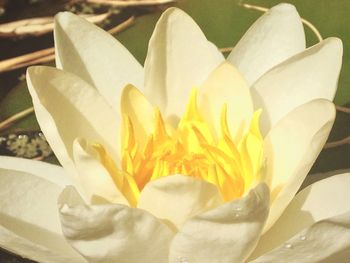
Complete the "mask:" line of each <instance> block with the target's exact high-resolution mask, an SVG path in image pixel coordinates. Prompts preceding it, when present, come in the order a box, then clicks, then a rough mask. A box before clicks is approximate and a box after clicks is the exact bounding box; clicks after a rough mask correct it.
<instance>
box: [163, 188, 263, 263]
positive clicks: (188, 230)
mask: <svg viewBox="0 0 350 263" xmlns="http://www.w3.org/2000/svg"><path fill="white" fill-rule="evenodd" d="M268 209H269V190H268V187H267V186H266V185H265V184H260V185H258V186H257V187H256V188H254V189H253V190H251V192H249V194H248V195H247V196H245V197H244V198H242V199H237V200H234V201H232V202H229V203H226V204H223V205H222V206H220V207H218V208H215V209H213V210H210V211H208V212H205V213H203V214H200V215H197V216H195V217H194V218H192V219H190V220H189V221H187V222H186V223H185V225H184V226H183V227H182V228H181V229H180V232H179V233H178V234H176V236H175V237H174V240H173V242H172V243H171V247H170V256H169V262H170V263H176V262H191V263H212V262H220V263H232V262H243V261H244V260H245V259H246V258H247V257H248V256H249V254H250V253H251V251H252V250H253V249H254V248H255V245H256V243H257V241H258V239H259V236H260V234H261V231H262V229H263V226H264V223H265V220H266V218H267V214H268ZM181 260H183V261H181Z"/></svg>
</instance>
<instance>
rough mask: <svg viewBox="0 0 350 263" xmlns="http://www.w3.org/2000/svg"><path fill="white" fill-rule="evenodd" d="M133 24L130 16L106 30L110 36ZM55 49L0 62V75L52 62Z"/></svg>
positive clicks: (133, 19)
mask: <svg viewBox="0 0 350 263" xmlns="http://www.w3.org/2000/svg"><path fill="white" fill-rule="evenodd" d="M134 22H135V17H134V16H132V17H130V18H128V19H127V20H125V21H124V22H122V23H120V24H119V25H117V26H115V27H113V28H111V29H110V30H108V32H109V33H111V34H116V33H119V32H121V31H123V30H125V29H126V28H128V27H129V26H131V25H132V24H133V23H134ZM54 54H55V48H54V47H51V48H47V49H42V50H39V51H35V52H32V53H29V54H25V55H21V56H18V57H15V58H10V59H6V60H3V61H0V73H1V72H6V71H10V70H14V69H18V68H23V67H27V66H30V65H35V64H39V63H46V62H50V61H53V60H54V59H55V55H54Z"/></svg>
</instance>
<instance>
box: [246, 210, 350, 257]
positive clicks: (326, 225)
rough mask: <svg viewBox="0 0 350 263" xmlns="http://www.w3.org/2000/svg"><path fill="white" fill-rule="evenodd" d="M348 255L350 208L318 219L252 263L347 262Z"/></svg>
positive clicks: (349, 250) (349, 249)
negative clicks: (343, 212)
mask: <svg viewBox="0 0 350 263" xmlns="http://www.w3.org/2000/svg"><path fill="white" fill-rule="evenodd" d="M319 205H322V203H320V204H319ZM349 256H350V211H349V212H347V213H345V214H342V215H338V216H336V217H332V218H327V219H325V220H322V221H320V222H317V223H316V224H314V225H312V226H311V227H309V228H307V229H306V230H304V231H302V232H301V233H299V234H297V235H295V236H294V237H293V238H291V239H290V240H288V242H286V243H285V244H283V245H281V246H280V247H278V248H277V249H275V250H273V251H271V252H270V253H268V254H266V255H263V256H262V257H260V258H258V259H256V260H254V261H252V263H263V262H266V263H269V262H280V261H281V260H283V262H290V263H316V262H319V263H321V262H323V263H326V262H330V263H331V262H334V263H336V262H337V263H342V262H344V263H345V262H348V261H349Z"/></svg>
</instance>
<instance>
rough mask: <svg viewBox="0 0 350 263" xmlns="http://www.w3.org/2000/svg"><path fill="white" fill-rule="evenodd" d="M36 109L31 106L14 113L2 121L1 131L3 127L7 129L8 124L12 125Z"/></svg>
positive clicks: (0, 123)
mask: <svg viewBox="0 0 350 263" xmlns="http://www.w3.org/2000/svg"><path fill="white" fill-rule="evenodd" d="M33 111H34V108H33V107H30V108H28V109H25V110H23V111H21V112H18V113H16V114H14V115H12V116H11V117H9V118H7V119H6V120H4V121H2V122H0V131H1V130H3V129H6V128H7V127H8V126H10V125H11V124H12V123H13V122H16V121H18V120H20V119H22V118H24V117H26V116H28V115H29V114H31V113H32V112H33Z"/></svg>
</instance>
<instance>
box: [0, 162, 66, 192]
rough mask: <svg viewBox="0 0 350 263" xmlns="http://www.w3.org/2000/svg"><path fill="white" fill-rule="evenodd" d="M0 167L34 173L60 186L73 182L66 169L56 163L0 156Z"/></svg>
mask: <svg viewBox="0 0 350 263" xmlns="http://www.w3.org/2000/svg"><path fill="white" fill-rule="evenodd" d="M0 168H2V169H7V170H15V171H19V172H26V173H29V174H35V176H37V177H40V178H43V179H45V180H46V181H49V182H51V183H54V184H56V185H58V186H60V187H64V186H66V185H71V184H73V182H72V180H71V178H70V177H69V176H67V173H66V171H65V170H64V169H63V168H62V167H61V166H58V165H53V164H49V163H46V162H41V161H34V160H29V159H24V158H17V157H9V156H0Z"/></svg>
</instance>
